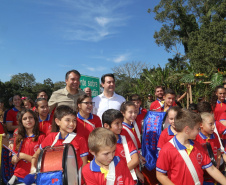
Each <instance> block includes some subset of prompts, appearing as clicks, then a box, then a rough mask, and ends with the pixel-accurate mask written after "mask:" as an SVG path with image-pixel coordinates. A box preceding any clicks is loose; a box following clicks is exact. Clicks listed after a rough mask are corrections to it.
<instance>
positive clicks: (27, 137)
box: [25, 134, 35, 138]
mask: <svg viewBox="0 0 226 185" xmlns="http://www.w3.org/2000/svg"><path fill="white" fill-rule="evenodd" d="M25 137H26V138H28V137H35V135H34V134H33V135H32V136H28V135H27V134H26V135H25Z"/></svg>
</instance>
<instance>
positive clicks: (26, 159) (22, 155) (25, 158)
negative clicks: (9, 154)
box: [19, 152, 32, 162]
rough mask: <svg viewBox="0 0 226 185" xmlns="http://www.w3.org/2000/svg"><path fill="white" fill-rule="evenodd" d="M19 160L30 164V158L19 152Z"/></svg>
mask: <svg viewBox="0 0 226 185" xmlns="http://www.w3.org/2000/svg"><path fill="white" fill-rule="evenodd" d="M19 158H20V159H24V160H25V161H27V162H31V159H32V156H31V155H28V154H25V153H22V152H20V153H19Z"/></svg>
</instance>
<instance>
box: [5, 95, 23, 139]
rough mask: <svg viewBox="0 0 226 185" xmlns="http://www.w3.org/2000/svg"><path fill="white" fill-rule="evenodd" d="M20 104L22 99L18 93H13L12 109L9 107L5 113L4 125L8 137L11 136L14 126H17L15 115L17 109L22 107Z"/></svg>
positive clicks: (19, 109)
mask: <svg viewBox="0 0 226 185" xmlns="http://www.w3.org/2000/svg"><path fill="white" fill-rule="evenodd" d="M21 104H22V100H21V97H20V95H18V94H17V95H14V96H13V105H14V107H13V108H12V109H10V110H9V111H8V112H7V115H6V127H7V130H8V132H9V134H10V137H12V136H13V131H14V130H15V129H16V128H18V122H17V118H16V116H17V113H18V112H19V111H21V109H22V107H21Z"/></svg>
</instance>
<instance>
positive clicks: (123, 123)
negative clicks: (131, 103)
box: [122, 122, 133, 129]
mask: <svg viewBox="0 0 226 185" xmlns="http://www.w3.org/2000/svg"><path fill="white" fill-rule="evenodd" d="M122 125H124V126H126V127H128V128H130V129H132V128H133V124H131V125H129V124H127V123H125V122H122Z"/></svg>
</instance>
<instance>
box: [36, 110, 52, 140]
mask: <svg viewBox="0 0 226 185" xmlns="http://www.w3.org/2000/svg"><path fill="white" fill-rule="evenodd" d="M51 129H52V119H51V116H50V114H48V115H47V117H46V119H45V120H41V118H40V117H39V130H40V131H41V132H43V133H44V134H45V135H46V136H47V135H48V134H49V133H50V132H51Z"/></svg>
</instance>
